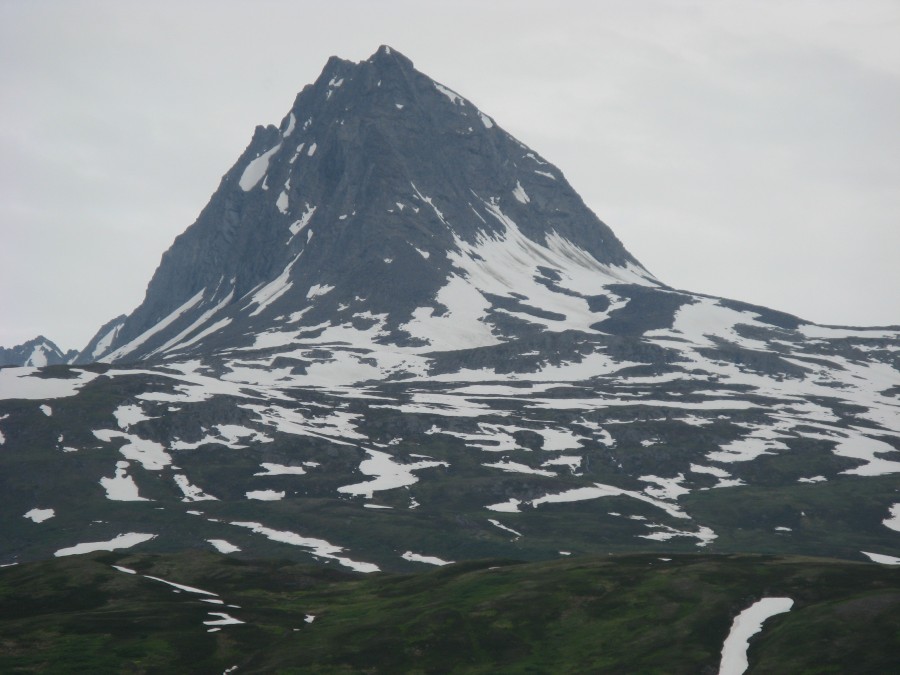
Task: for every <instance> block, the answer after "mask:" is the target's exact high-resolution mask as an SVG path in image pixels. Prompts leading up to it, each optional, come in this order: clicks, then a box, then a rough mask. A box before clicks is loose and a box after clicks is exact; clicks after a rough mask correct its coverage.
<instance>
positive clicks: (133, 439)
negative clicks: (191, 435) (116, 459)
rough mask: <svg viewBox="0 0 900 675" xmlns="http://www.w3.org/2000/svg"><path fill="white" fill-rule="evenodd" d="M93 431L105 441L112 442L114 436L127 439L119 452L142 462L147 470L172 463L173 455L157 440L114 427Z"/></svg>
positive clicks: (154, 469)
mask: <svg viewBox="0 0 900 675" xmlns="http://www.w3.org/2000/svg"><path fill="white" fill-rule="evenodd" d="M93 433H94V436H96V437H97V438H99V439H100V440H101V441H103V442H104V443H111V442H112V440H113V439H114V438H124V439H126V440H127V442H126V443H125V445H123V446H122V447H121V448H119V452H120V453H121V454H122V456H123V457H124V458H125V459H130V460H133V461H135V462H140V463H141V465H142V466H143V467H144V468H145V469H146V470H147V471H159V470H161V469H162V468H163V467H164V466H169V465H170V464H171V463H172V457H171V456H170V455H169V454H168V453H167V452H166V451H165V448H163V446H162V444H160V443H157V442H156V441H148V440H144V439H143V438H139V437H138V436H135V435H134V434H126V433H125V432H123V431H115V430H113V429H98V430H96V431H94V432H93Z"/></svg>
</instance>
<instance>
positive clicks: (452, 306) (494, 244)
mask: <svg viewBox="0 0 900 675" xmlns="http://www.w3.org/2000/svg"><path fill="white" fill-rule="evenodd" d="M570 267H571V268H573V269H572V273H575V274H579V275H580V278H579V279H572V280H561V279H559V278H558V277H559V275H560V274H562V273H563V272H564V271H565V272H568V271H569V268H570ZM501 268H502V269H501ZM506 270H508V272H506V276H504V273H505V271H506ZM509 274H513V275H514V276H509ZM623 281H624V282H627V283H639V284H644V285H649V286H657V285H659V284H658V282H656V281H655V280H654V279H653V277H652V276H651V275H650V274H649V273H648V272H647V271H646V270H644V269H643V268H642V267H641V266H640V264H639V263H638V262H637V261H636V260H635V259H634V257H633V256H631V254H629V253H628V252H627V251H626V250H625V248H624V247H623V246H622V244H621V243H620V242H619V241H618V239H616V237H615V235H614V234H613V233H612V231H611V230H610V229H609V228H608V227H607V226H606V225H604V224H603V223H601V222H600V221H599V220H598V219H597V217H596V216H594V214H593V213H591V212H590V211H589V210H588V208H587V207H586V206H585V205H584V203H583V202H582V201H581V199H580V198H579V197H578V195H577V194H576V193H575V191H574V190H572V188H571V187H570V186H569V185H568V183H566V181H565V180H564V178H563V176H562V173H561V172H560V171H559V170H558V169H557V168H556V167H554V166H552V165H550V164H549V163H548V162H546V161H545V160H543V159H542V158H541V157H540V156H539V155H537V154H536V153H534V152H532V151H530V150H529V149H528V148H526V147H525V146H524V145H522V144H521V143H519V142H518V141H516V140H515V139H514V138H512V137H511V136H510V135H509V134H507V133H506V132H504V131H503V130H502V129H500V128H499V127H498V126H497V125H496V124H495V123H494V122H493V120H492V119H491V118H490V117H488V116H487V115H485V114H484V113H482V112H481V111H479V110H478V109H477V108H476V107H475V106H474V105H473V104H472V103H471V102H469V101H467V100H466V99H464V98H462V97H461V96H459V95H458V94H456V93H455V92H453V91H451V90H450V89H448V88H446V87H444V86H442V85H440V84H438V83H436V82H434V81H433V80H431V79H430V78H428V77H427V76H425V75H423V74H422V73H419V72H418V71H416V70H415V69H414V68H413V65H412V63H411V62H410V61H409V60H408V59H407V58H405V57H404V56H402V55H400V54H399V53H397V52H396V51H392V50H391V49H390V48H388V47H382V48H381V49H379V50H378V52H376V53H375V54H374V55H373V56H372V57H371V58H370V59H369V60H367V61H363V62H362V63H359V64H354V63H350V62H347V61H342V60H340V59H337V58H332V59H331V60H329V62H328V63H327V65H326V66H325V69H324V71H323V72H322V75H320V77H319V79H318V80H317V81H316V82H315V83H314V84H313V85H311V86H308V87H306V88H305V89H304V90H303V91H302V92H300V94H299V95H298V96H297V99H296V101H295V102H294V105H293V106H292V108H291V110H290V111H289V112H288V114H287V116H286V117H285V118H284V120H283V121H282V122H281V124H280V126H278V127H274V126H269V127H257V129H256V131H255V133H254V135H253V139H252V140H251V142H250V145H249V146H248V147H247V149H246V150H245V151H244V153H243V154H242V155H241V157H240V158H239V159H238V161H237V163H236V164H235V165H234V166H233V167H232V168H231V169H230V170H229V171H228V172H227V173H226V174H225V176H224V178H223V179H222V182H221V184H220V185H219V188H218V189H217V190H216V192H215V194H214V195H213V196H212V198H211V200H210V202H209V204H208V205H207V206H206V208H205V209H204V210H203V211H202V213H201V214H200V217H199V218H198V219H197V221H196V222H195V223H194V224H193V225H192V226H191V227H190V228H188V230H187V231H186V232H185V233H184V234H182V235H181V236H180V237H178V238H177V239H176V241H175V243H174V244H173V245H172V247H171V248H170V249H169V250H168V251H167V252H166V253H165V254H164V255H163V259H162V262H161V263H160V266H159V268H158V269H157V271H156V273H155V274H154V276H153V279H152V280H151V281H150V284H149V286H148V288H147V295H146V297H145V299H144V302H143V303H142V304H141V306H140V307H138V308H137V309H136V310H135V311H134V312H132V313H131V314H130V315H129V316H128V317H127V318H126V319H125V320H124V322H122V323H121V325H119V322H118V321H116V322H114V323H113V324H109V325H107V326H104V327H103V328H102V329H101V330H100V332H99V333H98V335H97V337H96V338H95V340H93V341H92V344H91V345H90V346H89V347H90V348H89V349H86V350H84V351H83V352H82V353H81V355H80V356H79V359H78V362H79V363H86V362H90V361H94V360H97V359H99V360H101V361H104V362H121V363H125V362H133V361H136V360H143V359H148V358H166V357H172V356H179V357H183V356H187V355H192V354H207V353H210V352H211V351H214V350H216V349H223V348H250V347H253V346H254V345H255V344H256V343H257V336H259V335H260V334H261V333H264V332H265V333H271V332H272V331H273V330H274V329H276V328H281V329H282V330H285V329H290V330H295V329H296V327H299V326H318V325H320V324H322V323H324V322H328V323H330V324H331V325H344V326H347V327H348V328H350V329H351V330H355V331H357V332H359V330H360V329H359V326H358V325H359V324H360V323H362V324H366V328H370V327H374V326H377V327H378V328H377V333H378V335H377V340H376V342H378V343H381V344H393V345H396V346H402V347H422V348H425V347H428V348H434V347H438V348H441V347H444V346H445V344H446V343H448V342H449V343H450V346H452V347H454V348H458V347H460V346H465V347H480V346H484V345H491V344H496V343H498V342H502V341H504V337H506V336H509V337H515V336H518V335H519V334H520V333H521V332H523V331H528V330H531V329H532V326H531V325H529V324H533V323H534V321H532V320H529V319H528V316H529V315H530V314H531V313H534V312H536V313H537V317H538V320H539V325H540V322H541V321H543V322H546V321H551V322H553V323H554V324H556V325H558V328H557V329H556V330H562V329H564V328H566V327H568V324H569V323H572V322H573V321H574V323H572V327H583V328H586V327H587V326H588V325H589V324H590V323H595V322H597V321H599V320H601V319H602V318H603V316H604V314H603V310H604V308H605V307H606V305H608V298H607V296H605V295H604V294H603V292H602V284H604V283H605V284H610V283H621V282H623ZM579 282H580V283H582V284H585V285H586V287H585V288H584V289H582V288H579V287H578V283H579ZM594 296H596V298H595V299H594V302H595V303H597V304H598V307H593V308H592V307H589V306H588V304H589V302H590V299H591V298H594ZM472 302H474V303H476V304H475V305H474V306H473V305H471V304H470V303H472ZM542 304H543V305H546V306H551V307H554V308H556V307H557V306H558V307H559V309H556V310H555V311H550V310H547V309H545V308H543V309H542V308H541V305H542ZM535 305H536V306H535ZM569 308H570V309H571V310H572V311H574V312H575V313H576V314H577V316H572V317H568V315H567V314H566V313H565V310H566V309H569ZM429 310H430V311H429ZM301 311H303V312H304V314H302V315H301V314H300V312H301ZM518 314H524V315H525V316H524V319H523V318H517V315H518ZM523 323H524V324H525V325H524V326H521V325H520V324H523ZM450 327H452V328H453V330H452V331H450V333H449V334H448V333H447V331H448V328H450ZM435 331H436V332H437V333H438V335H434V334H433V333H434V332H435ZM113 332H115V335H114V336H113V335H112V333H113ZM362 332H365V331H362ZM369 332H370V333H371V332H372V331H371V330H370V331H369ZM531 332H534V331H533V330H531ZM107 336H109V339H106V340H104V339H103V338H104V337H107ZM358 339H365V340H366V341H367V342H369V341H371V338H364V337H359V338H358ZM100 345H102V347H101V346H100ZM421 351H423V350H422V349H418V350H412V352H413V353H417V352H421Z"/></svg>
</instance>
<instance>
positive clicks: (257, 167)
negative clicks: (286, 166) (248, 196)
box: [238, 143, 281, 192]
mask: <svg viewBox="0 0 900 675" xmlns="http://www.w3.org/2000/svg"><path fill="white" fill-rule="evenodd" d="M279 150H281V143H279V144H278V145H276V146H275V147H274V148H272V149H271V150H266V151H265V152H264V153H263V154H261V155H260V156H259V157H257V158H255V159H251V160H250V163H249V164H247V167H246V168H245V169H244V172H243V173H242V174H241V178H240V180H239V181H238V185H240V186H241V190H243V191H244V192H249V191H250V190H252V189H253V188H255V187H256V185H257V184H258V183H259V181H260V179H262V177H263V176H265V175H266V172H267V171H268V170H269V160H270V159H271V158H272V155H274V154H275V153H276V152H278V151H279Z"/></svg>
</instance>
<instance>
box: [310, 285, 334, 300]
mask: <svg viewBox="0 0 900 675" xmlns="http://www.w3.org/2000/svg"><path fill="white" fill-rule="evenodd" d="M333 290H334V286H329V285H328V284H315V285H313V286H312V287H310V289H309V290H308V291H307V292H306V299H307V300H312V299H313V298H317V297H319V296H320V295H325V294H326V293H330V292H331V291H333Z"/></svg>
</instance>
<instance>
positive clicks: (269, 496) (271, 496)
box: [247, 490, 284, 502]
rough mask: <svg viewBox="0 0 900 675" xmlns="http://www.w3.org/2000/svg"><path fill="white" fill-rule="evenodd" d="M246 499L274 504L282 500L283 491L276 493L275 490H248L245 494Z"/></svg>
mask: <svg viewBox="0 0 900 675" xmlns="http://www.w3.org/2000/svg"><path fill="white" fill-rule="evenodd" d="M247 499H257V500H259V501H261V502H276V501H278V500H280V499H284V490H282V491H281V492H276V491H275V490H250V491H249V492H247Z"/></svg>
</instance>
